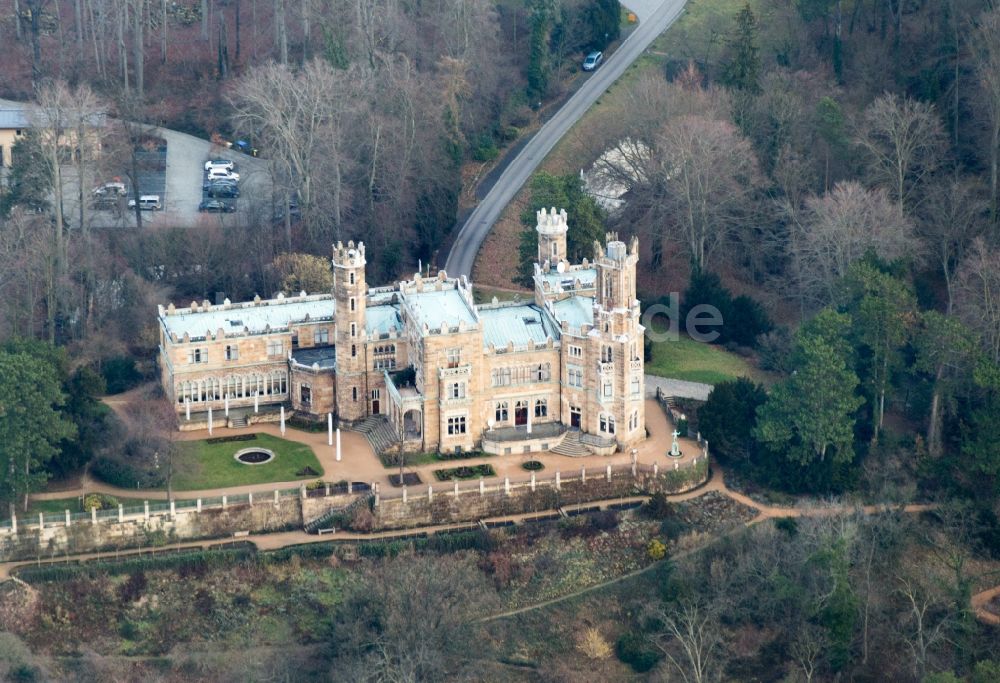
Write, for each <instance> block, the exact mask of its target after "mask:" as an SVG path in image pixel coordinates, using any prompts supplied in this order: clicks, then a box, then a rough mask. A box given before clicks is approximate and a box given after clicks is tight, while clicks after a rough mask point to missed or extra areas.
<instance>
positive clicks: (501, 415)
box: [494, 401, 510, 424]
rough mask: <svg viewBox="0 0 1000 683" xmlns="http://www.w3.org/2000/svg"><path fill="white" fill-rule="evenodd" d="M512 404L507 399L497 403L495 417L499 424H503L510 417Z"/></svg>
mask: <svg viewBox="0 0 1000 683" xmlns="http://www.w3.org/2000/svg"><path fill="white" fill-rule="evenodd" d="M509 407H510V404H509V403H507V401H500V402H498V403H497V404H496V410H495V411H494V418H495V420H496V423H497V424H501V423H503V422H506V421H507V420H509V419H510V413H509V412H508V411H509Z"/></svg>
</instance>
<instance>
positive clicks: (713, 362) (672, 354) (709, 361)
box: [646, 335, 768, 384]
mask: <svg viewBox="0 0 1000 683" xmlns="http://www.w3.org/2000/svg"><path fill="white" fill-rule="evenodd" d="M646 372H647V373H648V374H650V375H656V376H658V377H669V378H671V379H683V380H687V381H689V382H703V383H705V384H718V383H719V382H725V381H727V380H731V379H736V378H737V377H750V378H751V379H753V380H755V381H758V382H766V381H767V380H768V377H767V374H766V373H764V372H761V371H760V370H758V369H757V368H755V367H753V366H752V365H751V364H750V363H748V362H747V360H746V359H745V358H741V357H740V356H738V355H736V354H735V353H730V352H729V351H726V350H725V349H723V348H722V347H719V346H714V345H712V344H704V343H701V342H696V341H694V340H693V339H691V338H690V337H686V336H684V335H681V337H680V338H679V339H677V340H676V341H662V342H654V343H653V360H651V361H649V362H648V363H646Z"/></svg>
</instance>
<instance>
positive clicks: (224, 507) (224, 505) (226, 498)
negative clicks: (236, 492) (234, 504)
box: [222, 495, 229, 510]
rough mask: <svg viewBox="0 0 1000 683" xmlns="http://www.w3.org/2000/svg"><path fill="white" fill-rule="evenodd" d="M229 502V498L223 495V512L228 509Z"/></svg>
mask: <svg viewBox="0 0 1000 683" xmlns="http://www.w3.org/2000/svg"><path fill="white" fill-rule="evenodd" d="M228 502H229V501H228V497H227V496H226V495H223V496H222V509H223V510H225V509H226V503H228Z"/></svg>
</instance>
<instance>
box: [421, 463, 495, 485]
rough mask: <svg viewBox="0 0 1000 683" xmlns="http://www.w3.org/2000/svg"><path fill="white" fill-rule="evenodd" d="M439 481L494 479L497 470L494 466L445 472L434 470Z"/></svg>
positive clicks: (476, 466)
mask: <svg viewBox="0 0 1000 683" xmlns="http://www.w3.org/2000/svg"><path fill="white" fill-rule="evenodd" d="M434 476H435V477H437V480H438V481H453V480H455V479H478V478H479V477H494V476H496V470H494V469H493V466H492V465H471V466H470V465H466V466H464V467H450V468H448V469H444V470H434Z"/></svg>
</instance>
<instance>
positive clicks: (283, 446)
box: [173, 434, 323, 491]
mask: <svg viewBox="0 0 1000 683" xmlns="http://www.w3.org/2000/svg"><path fill="white" fill-rule="evenodd" d="M253 447H260V448H266V449H268V450H271V451H274V454H275V456H276V457H275V458H274V460H272V461H271V462H269V463H265V464H263V465H244V464H242V463H239V462H237V461H236V460H235V459H234V458H233V454H234V453H236V451H239V450H243V449H244V448H253ZM306 467H311V468H313V470H315V471H316V472H319V473H320V475H322V474H323V468H322V467H321V466H320V464H319V460H317V459H316V455H315V454H314V453H313V450H312V448H310V447H309V446H306V445H303V444H299V443H294V442H292V441H286V440H285V439H279V438H278V437H276V436H271V435H269V434H258V435H257V438H256V439H255V440H253V441H230V442H226V443H215V444H210V443H207V442H205V441H184V442H181V443H178V444H177V455H176V457H175V458H174V481H173V487H174V489H175V490H177V491H192V490H196V489H214V488H224V487H227V486H244V485H247V484H267V483H271V482H276V481H292V480H294V479H316V478H317V477H316V475H311V476H305V477H302V476H298V475H296V472H298V471H300V470H302V469H304V468H306Z"/></svg>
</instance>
